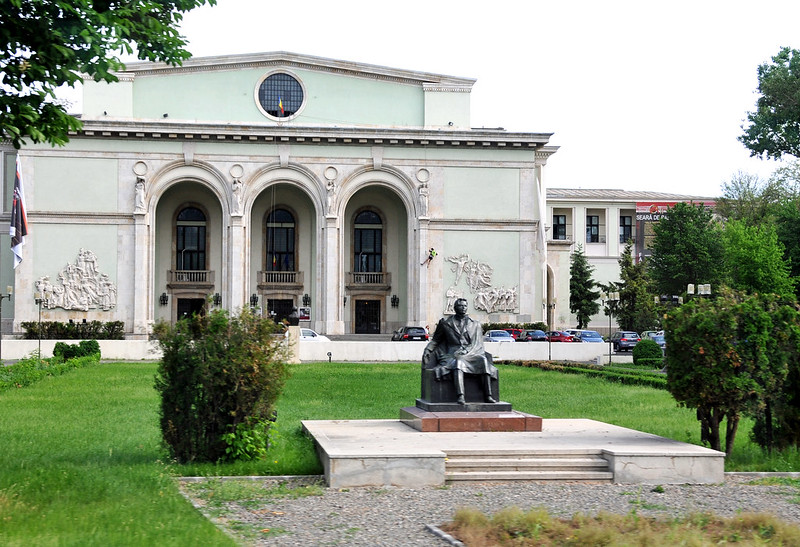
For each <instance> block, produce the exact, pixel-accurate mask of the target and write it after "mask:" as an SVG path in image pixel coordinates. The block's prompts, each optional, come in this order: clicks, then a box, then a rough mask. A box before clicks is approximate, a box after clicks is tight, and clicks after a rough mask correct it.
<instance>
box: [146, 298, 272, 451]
mask: <svg viewBox="0 0 800 547" xmlns="http://www.w3.org/2000/svg"><path fill="white" fill-rule="evenodd" d="M280 330H281V327H279V326H277V325H276V324H275V323H274V322H273V321H272V320H270V319H265V318H261V317H257V316H255V315H253V314H252V312H250V310H249V309H243V310H242V311H241V312H239V313H238V314H230V313H229V312H227V311H225V310H214V311H212V312H210V313H209V314H207V315H203V316H200V315H194V316H192V317H188V318H185V319H181V320H180V321H178V322H177V323H175V324H174V325H169V324H167V323H163V322H162V323H158V324H157V325H156V326H155V328H154V334H155V335H156V338H157V339H158V342H159V345H160V347H161V351H162V355H163V356H162V359H161V363H160V364H159V368H158V374H157V376H156V383H155V387H156V390H157V391H158V392H159V394H160V396H161V408H160V423H161V432H162V436H163V439H164V442H165V444H166V446H167V449H168V450H169V452H170V456H171V457H172V458H173V459H175V460H176V461H178V462H181V463H185V462H216V461H221V460H232V459H237V458H239V459H250V458H253V457H260V456H262V455H263V454H264V451H265V450H266V446H267V444H268V441H269V438H268V436H269V435H268V430H269V420H270V419H271V418H273V417H274V414H273V411H274V410H273V409H274V405H275V402H276V401H277V399H278V396H279V395H280V393H281V390H282V389H283V386H284V383H285V381H286V377H287V374H288V368H287V365H286V347H285V343H284V337H283V336H279V335H278V334H279V332H280Z"/></svg>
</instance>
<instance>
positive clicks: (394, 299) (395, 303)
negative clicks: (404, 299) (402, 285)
mask: <svg viewBox="0 0 800 547" xmlns="http://www.w3.org/2000/svg"><path fill="white" fill-rule="evenodd" d="M399 306H400V297H399V296H397V295H396V294H393V295H392V307H393V308H397V307H399Z"/></svg>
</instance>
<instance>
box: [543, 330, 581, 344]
mask: <svg viewBox="0 0 800 547" xmlns="http://www.w3.org/2000/svg"><path fill="white" fill-rule="evenodd" d="M546 334H547V339H548V340H549V341H550V342H574V341H575V337H574V336H572V335H571V334H570V333H568V332H561V331H558V330H551V331H548V332H547V333H546Z"/></svg>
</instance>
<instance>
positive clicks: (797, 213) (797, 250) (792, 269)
mask: <svg viewBox="0 0 800 547" xmlns="http://www.w3.org/2000/svg"><path fill="white" fill-rule="evenodd" d="M776 217H777V219H776V221H775V222H776V223H775V230H776V234H777V236H778V240H779V241H780V242H781V244H782V245H783V247H784V259H785V260H786V262H787V263H788V265H789V273H790V275H791V276H792V277H793V278H795V279H797V278H800V238H798V237H797V234H800V199H794V200H791V201H785V202H783V203H782V204H781V205H780V207H779V208H778V210H777V214H776ZM795 296H796V297H797V298H798V299H800V283H798V284H796V285H795Z"/></svg>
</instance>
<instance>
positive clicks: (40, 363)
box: [0, 353, 100, 391]
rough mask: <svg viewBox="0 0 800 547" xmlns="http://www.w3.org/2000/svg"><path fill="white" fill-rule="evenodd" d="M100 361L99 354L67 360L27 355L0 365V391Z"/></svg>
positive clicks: (29, 383)
mask: <svg viewBox="0 0 800 547" xmlns="http://www.w3.org/2000/svg"><path fill="white" fill-rule="evenodd" d="M99 361H100V354H99V353H98V354H97V355H86V356H84V357H76V358H74V359H69V360H68V361H63V362H62V361H59V360H56V359H39V358H37V357H28V358H26V359H22V360H20V361H17V362H16V363H14V364H13V365H9V366H7V367H3V366H0V391H5V390H7V389H11V388H15V387H16V388H21V387H25V386H29V385H31V384H33V383H36V382H38V381H39V380H41V379H42V378H45V377H47V376H60V375H62V374H66V373H67V372H71V371H73V370H75V369H78V368H83V367H86V366H89V365H93V364H95V363H98V362H99Z"/></svg>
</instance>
